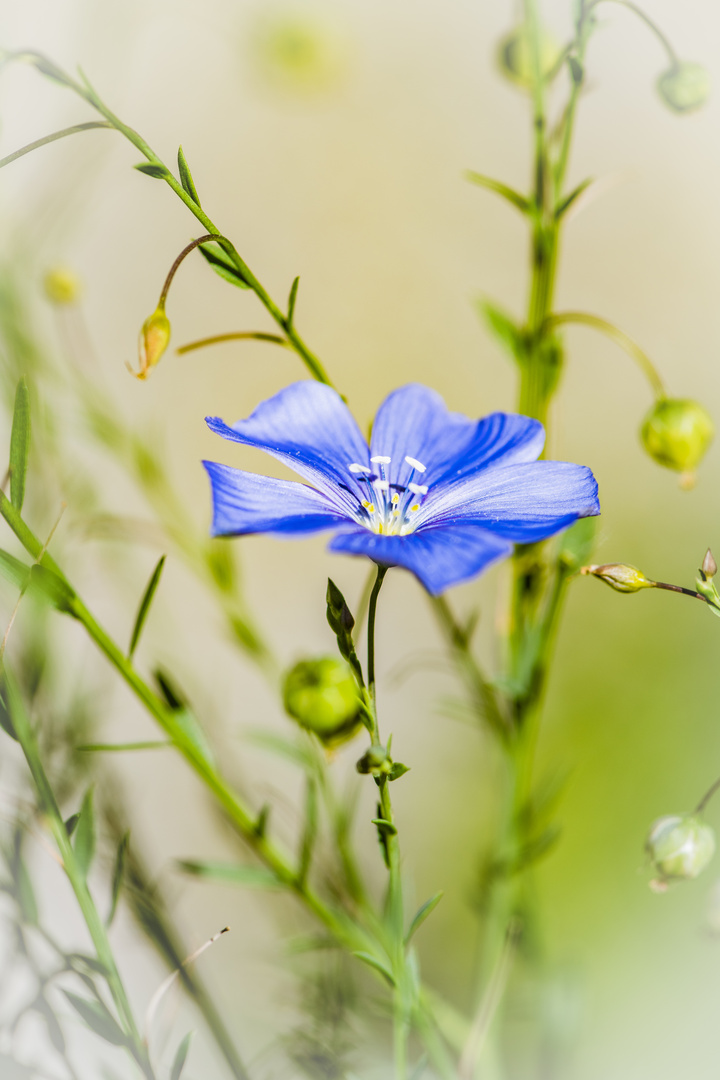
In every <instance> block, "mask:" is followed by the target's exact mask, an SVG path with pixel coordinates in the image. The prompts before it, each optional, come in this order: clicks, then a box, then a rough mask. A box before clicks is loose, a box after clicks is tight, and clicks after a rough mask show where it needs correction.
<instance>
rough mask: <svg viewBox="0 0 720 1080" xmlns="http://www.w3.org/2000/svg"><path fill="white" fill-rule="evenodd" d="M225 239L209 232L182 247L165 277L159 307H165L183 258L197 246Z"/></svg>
mask: <svg viewBox="0 0 720 1080" xmlns="http://www.w3.org/2000/svg"><path fill="white" fill-rule="evenodd" d="M224 239H225V238H224V237H218V236H216V235H214V234H213V233H207V234H206V235H205V236H201V237H200V238H199V240H193V241H191V243H189V244H188V245H187V247H184V248H183V249H182V251H181V252H180V254H179V255H178V257H177V259H176V260H175V262H174V263H173V264H172V266H171V267H170V270H169V272H168V276H167V277H166V278H165V284H164V285H163V287H162V292H161V293H160V299H159V300H158V307H159V308H164V307H165V301H166V300H167V294H168V293H169V292H170V286H171V285H172V279H173V278H174V277H175V275H176V273H177V271H178V267H179V266H180V263H181V262H182V261H183V259H184V258H186V256H188V255H189V254H190V252H191V251H194V250H195V248H196V247H200V245H201V244H207V243H210V241H218V240H224ZM228 242H229V241H228Z"/></svg>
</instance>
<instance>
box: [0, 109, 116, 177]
mask: <svg viewBox="0 0 720 1080" xmlns="http://www.w3.org/2000/svg"><path fill="white" fill-rule="evenodd" d="M112 126H113V125H112V124H109V123H108V122H107V120H88V121H87V122H86V123H84V124H73V125H72V127H66V128H63V129H62V131H54V132H53V133H52V135H45V136H43V138H42V139H36V140H35V142H31V143H28V144H27V146H23V147H21V148H20V150H16V151H15V152H14V153H12V154H8V155H7V157H4V158H0V169H2V168H4V167H5V165H9V164H10V163H11V162H12V161H17V159H18V158H21V157H25V155H26V154H30V153H32V151H33V150H39V149H40V147H41V146H47V145H48V143H53V142H56V141H57V140H58V139H64V138H65V136H66V135H77V134H78V133H79V132H80V131H92V130H93V129H94V128H110V129H112Z"/></svg>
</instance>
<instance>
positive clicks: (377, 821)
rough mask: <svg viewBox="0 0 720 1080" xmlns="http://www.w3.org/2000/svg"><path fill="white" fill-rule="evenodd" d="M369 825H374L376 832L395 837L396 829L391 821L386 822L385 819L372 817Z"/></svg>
mask: <svg viewBox="0 0 720 1080" xmlns="http://www.w3.org/2000/svg"><path fill="white" fill-rule="evenodd" d="M370 821H371V824H373V825H376V826H377V828H378V830H380V831H382V832H384V833H386V834H387V835H388V836H395V834H396V833H397V828H396V826H395V825H393V823H392V821H386V820H385V818H379V817H374V818H371V819H370Z"/></svg>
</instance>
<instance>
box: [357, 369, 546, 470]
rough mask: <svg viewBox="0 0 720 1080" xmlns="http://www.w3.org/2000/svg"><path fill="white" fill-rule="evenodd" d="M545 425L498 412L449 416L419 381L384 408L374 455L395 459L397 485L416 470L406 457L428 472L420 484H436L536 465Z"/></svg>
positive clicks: (380, 411) (374, 439)
mask: <svg viewBox="0 0 720 1080" xmlns="http://www.w3.org/2000/svg"><path fill="white" fill-rule="evenodd" d="M544 442H545V432H544V430H543V426H542V424H540V423H539V422H538V421H537V420H531V419H530V418H529V417H527V416H517V415H514V414H512V413H492V414H491V415H490V416H486V417H484V419H482V420H470V419H468V417H467V416H463V415H462V414H461V413H452V412H449V410H448V408H447V406H446V404H445V402H444V401H443V399H442V398H441V397H440V395H439V394H437V393H436V392H435V391H434V390H430V389H429V388H428V387H427V386H422V385H420V384H419V383H410V384H409V385H408V386H402V387H400V389H399V390H395V391H394V392H393V393H392V394H390V395H389V397H387V398H386V399H385V401H384V402H383V403H382V405H381V406H380V408H379V409H378V413H377V416H376V417H375V423H374V424H373V434H372V456H373V457H375V456H376V455H382V456H384V457H389V458H391V459H392V461H391V465H390V467H389V469H388V476H389V479H390V481H391V483H395V484H400V485H402V486H403V487H404V486H405V485H406V484H407V483H408V481H409V479H410V475H411V472H412V466H410V465H408V464H407V462H406V461H405V457H406V456H409V457H412V458H415V459H416V460H417V461H420V462H421V463H422V464H423V465H425V466H426V467H427V472H426V473H425V474H424V475H423V476H422V479H421V478H420V475H419V474H416V475H415V477H414V480H415V483H423V484H428V485H430V486H433V485H437V484H438V483H444V482H446V481H455V480H459V479H462V478H463V477H465V476H468V475H470V474H472V473H473V472H476V471H477V470H478V469H480V468H486V467H487V466H489V465H491V464H492V465H496V464H503V465H510V464H513V463H515V462H520V461H535V460H536V459H537V458H538V457H539V455H540V454H541V452H542V448H543V444H544Z"/></svg>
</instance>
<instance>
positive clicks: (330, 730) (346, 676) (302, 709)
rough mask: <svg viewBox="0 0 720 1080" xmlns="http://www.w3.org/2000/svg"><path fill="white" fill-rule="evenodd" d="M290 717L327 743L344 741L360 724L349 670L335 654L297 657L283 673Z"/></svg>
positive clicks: (333, 744)
mask: <svg viewBox="0 0 720 1080" xmlns="http://www.w3.org/2000/svg"><path fill="white" fill-rule="evenodd" d="M283 702H284V705H285V709H286V711H287V713H288V715H289V716H291V717H292V718H293V720H296V721H297V723H298V724H300V726H301V727H304V728H305V729H306V730H307V731H312V732H313V734H315V735H317V737H318V738H319V739H320V741H321V742H322V743H324V744H325V745H326V746H337V745H339V744H340V743H343V742H347V740H348V739H351V738H352V737H353V735H354V734H355V733H356V732H357V730H358V728H359V727H360V723H361V721H360V699H359V697H358V688H357V683H356V682H355V679H354V678H353V675H352V672H351V671H350V668H349V667H348V665H347V664H346V663H344V662H343V661H342V660H340V659H336V658H335V657H334V656H330V657H321V658H319V659H315V660H300V661H299V663H297V664H295V666H294V667H292V668H290V670H289V671H288V672H287V674H286V675H285V678H284V681H283Z"/></svg>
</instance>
